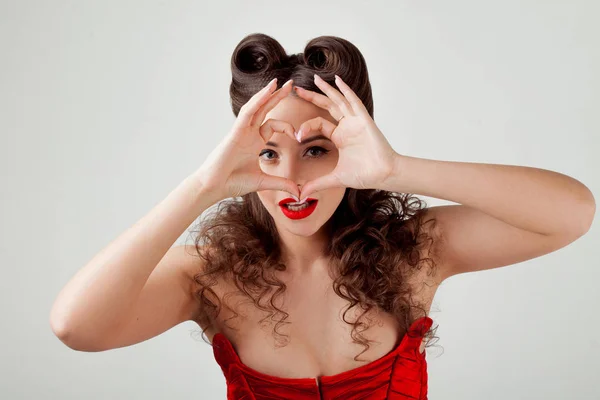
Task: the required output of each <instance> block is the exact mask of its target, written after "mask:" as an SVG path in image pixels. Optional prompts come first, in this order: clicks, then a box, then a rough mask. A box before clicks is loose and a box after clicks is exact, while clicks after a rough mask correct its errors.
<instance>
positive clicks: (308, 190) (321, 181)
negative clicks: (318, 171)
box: [300, 173, 344, 200]
mask: <svg viewBox="0 0 600 400" xmlns="http://www.w3.org/2000/svg"><path fill="white" fill-rule="evenodd" d="M335 187H344V185H342V183H341V182H340V180H339V178H338V177H337V176H335V175H334V174H333V173H329V174H327V175H323V176H320V177H318V178H317V179H314V180H312V181H308V182H306V183H305V184H304V186H302V193H301V194H300V196H302V197H300V200H302V199H305V198H307V197H309V196H310V195H311V194H313V193H314V192H318V191H319V190H325V189H330V188H335Z"/></svg>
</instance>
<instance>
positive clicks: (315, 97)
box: [294, 86, 342, 118]
mask: <svg viewBox="0 0 600 400" xmlns="http://www.w3.org/2000/svg"><path fill="white" fill-rule="evenodd" d="M294 88H295V89H296V93H297V94H298V96H299V97H300V98H302V99H304V100H306V101H310V102H311V103H313V104H314V105H316V106H318V107H321V108H322V109H324V110H327V111H329V113H330V114H331V115H333V113H332V110H333V111H335V115H333V116H334V117H335V116H337V117H338V118H340V117H341V116H342V115H341V111H339V109H338V107H337V105H336V104H335V103H334V102H333V101H331V99H330V98H329V97H327V96H324V95H322V94H321V93H317V92H313V91H312V90H308V89H304V88H301V87H300V86H296V87H294Z"/></svg>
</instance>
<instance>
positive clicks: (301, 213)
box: [279, 197, 318, 219]
mask: <svg viewBox="0 0 600 400" xmlns="http://www.w3.org/2000/svg"><path fill="white" fill-rule="evenodd" d="M295 202H296V200H295V199H293V198H291V197H288V198H286V199H283V200H281V201H280V202H279V207H281V211H282V212H283V214H284V215H285V216H286V217H288V218H289V219H303V218H306V217H308V216H309V215H310V214H312V213H313V211H315V209H316V208H317V203H318V200H317V199H313V198H310V197H309V198H308V199H307V200H306V202H307V203H308V206H304V207H305V208H302V209H300V210H292V209H290V208H288V206H286V204H288V203H295Z"/></svg>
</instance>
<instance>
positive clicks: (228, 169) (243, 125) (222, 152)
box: [195, 79, 300, 199]
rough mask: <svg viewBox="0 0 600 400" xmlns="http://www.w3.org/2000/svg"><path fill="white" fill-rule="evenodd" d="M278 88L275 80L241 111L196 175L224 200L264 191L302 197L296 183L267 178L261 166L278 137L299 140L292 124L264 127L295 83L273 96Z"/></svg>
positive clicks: (273, 123) (272, 122)
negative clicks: (262, 156) (269, 144)
mask: <svg viewBox="0 0 600 400" xmlns="http://www.w3.org/2000/svg"><path fill="white" fill-rule="evenodd" d="M276 87H277V85H276V84H275V80H273V81H271V83H269V84H268V85H267V86H265V87H264V88H262V89H261V90H260V91H259V92H257V93H256V94H255V95H254V96H252V97H251V98H250V100H248V102H247V103H246V104H244V105H243V106H242V107H241V109H240V112H239V114H238V117H237V119H236V121H235V123H234V124H233V128H232V129H231V131H230V132H229V134H228V135H227V136H226V137H225V139H224V140H223V141H221V143H220V144H219V145H218V146H217V148H215V149H214V150H213V151H212V152H211V153H210V154H209V156H208V158H207V159H206V160H205V161H204V163H203V164H202V166H201V167H200V168H199V169H198V170H197V171H196V172H195V175H196V176H197V178H198V179H199V180H200V182H201V183H202V185H203V187H204V188H206V189H207V190H211V191H212V190H214V191H216V192H217V193H218V195H219V197H220V198H222V199H225V198H228V197H238V196H243V195H245V194H247V193H250V192H256V191H260V190H281V191H286V192H288V193H290V194H292V195H293V196H295V197H296V198H297V197H298V196H299V195H300V191H299V189H298V186H297V185H296V183H295V182H294V181H292V180H289V179H286V178H282V177H277V176H273V175H268V174H265V173H264V172H263V171H262V170H261V169H260V166H259V163H258V162H259V158H258V156H259V153H260V151H261V150H262V149H263V148H264V146H265V143H266V142H268V141H269V140H270V139H271V137H272V136H273V135H274V134H275V133H283V134H287V135H289V136H290V137H291V138H292V139H293V140H296V138H295V136H294V127H293V126H292V125H291V124H290V123H288V122H284V121H280V120H276V119H269V120H267V121H264V123H263V120H264V119H265V116H266V114H267V113H268V112H269V111H270V110H272V109H273V108H274V107H275V106H276V105H277V103H279V101H281V99H283V98H285V97H286V96H287V95H288V94H289V93H290V92H291V90H292V80H291V79H290V80H289V81H287V82H286V83H285V84H284V85H283V86H282V87H281V88H280V89H278V90H277V91H275V92H274V93H273V89H274V88H276Z"/></svg>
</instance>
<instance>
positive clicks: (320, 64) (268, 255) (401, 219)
mask: <svg viewBox="0 0 600 400" xmlns="http://www.w3.org/2000/svg"><path fill="white" fill-rule="evenodd" d="M231 71H232V81H231V85H230V88H229V93H230V96H231V107H232V110H233V113H234V115H235V116H236V117H237V116H238V113H239V111H240V108H241V107H242V106H243V105H244V104H245V103H246V102H247V101H248V100H249V99H250V98H251V97H252V96H253V95H254V94H255V93H256V92H258V91H259V90H260V89H262V88H263V87H264V86H265V85H266V84H267V83H268V82H269V81H271V80H272V79H273V78H275V77H276V78H278V80H277V82H278V83H277V85H278V87H281V86H282V85H283V84H284V83H285V82H286V81H287V80H289V79H293V80H294V84H295V85H296V86H300V87H303V88H305V89H309V90H312V91H315V92H318V93H321V94H323V92H322V91H321V90H320V89H319V88H318V87H317V86H316V85H315V84H314V81H313V74H315V73H318V74H319V75H320V76H321V77H322V78H323V79H324V80H325V81H327V82H329V83H330V84H332V85H334V84H333V82H334V75H335V74H337V75H339V76H341V77H342V79H344V82H346V83H347V84H348V85H349V86H350V87H351V88H352V90H353V91H354V92H355V93H356V94H357V96H358V97H359V98H360V99H361V100H362V102H363V104H364V105H365V107H366V109H367V110H368V112H369V114H370V116H371V118H373V96H372V92H371V85H370V82H369V76H368V72H367V66H366V62H365V60H364V58H363V56H362V54H361V52H360V51H359V50H358V48H357V47H355V46H354V45H353V44H352V43H350V42H349V41H347V40H345V39H342V38H339V37H335V36H320V37H317V38H315V39H312V40H311V41H309V42H308V44H307V45H306V47H305V49H304V52H303V53H299V54H292V55H287V54H286V52H285V50H284V49H283V47H282V46H281V45H280V44H279V42H277V41H276V40H275V39H273V38H272V37H270V36H267V35H265V34H260V33H255V34H251V35H248V36H246V37H245V38H244V39H242V40H241V41H240V43H239V44H238V45H237V47H236V48H235V50H234V52H233V55H232V58H231ZM292 95H295V92H294V91H292ZM425 209H426V202H425V201H424V200H421V199H419V198H417V197H416V196H411V195H410V194H402V193H394V192H389V191H384V190H376V189H366V190H357V189H353V188H347V189H346V192H345V194H344V197H343V199H342V201H341V203H340V204H339V206H338V208H337V209H336V211H335V212H334V214H333V216H332V217H331V219H330V220H329V221H328V223H327V225H328V226H327V232H328V237H329V238H330V239H329V241H328V245H327V246H326V254H325V256H326V257H329V259H330V261H331V263H332V264H331V266H332V268H333V270H334V271H335V276H336V278H335V280H334V282H333V289H334V291H335V293H336V294H337V295H338V296H340V297H342V298H344V299H345V300H348V301H349V302H350V305H349V307H348V308H347V309H346V310H345V312H344V321H345V322H346V323H348V324H351V325H353V329H352V334H351V336H352V338H353V339H354V340H355V342H358V343H360V344H362V345H365V346H366V348H365V350H364V351H363V352H361V353H359V354H358V355H357V356H356V357H355V358H354V359H355V360H356V361H358V359H357V357H358V356H360V354H363V353H364V352H365V351H367V350H368V348H369V347H370V346H369V344H368V343H369V342H371V341H369V340H365V339H364V337H362V335H359V337H358V339H356V338H355V336H354V333H355V331H356V330H357V328H358V327H361V328H364V329H366V328H368V325H367V324H365V323H364V322H362V321H361V319H362V317H363V316H364V315H365V314H366V313H368V312H369V311H370V310H371V309H372V308H373V307H377V308H379V309H380V310H383V311H384V312H387V313H390V314H391V315H392V316H394V317H395V318H396V319H397V321H398V323H399V326H400V329H401V330H402V332H405V333H407V334H408V333H409V332H408V328H409V327H410V324H411V323H412V321H413V320H414V319H415V318H417V317H419V316H422V315H427V311H426V310H425V309H424V308H423V307H421V306H420V305H419V304H412V301H411V299H412V297H411V287H410V285H409V283H408V278H409V277H410V276H411V275H412V274H414V273H416V272H417V271H418V270H420V269H421V267H422V265H423V264H424V263H429V264H430V267H431V268H432V269H433V268H435V265H436V264H435V262H434V261H433V259H432V258H429V257H425V258H421V254H424V253H422V250H423V249H428V250H429V251H431V249H432V246H431V243H432V242H433V237H432V235H430V234H429V232H432V231H433V230H432V229H431V228H429V229H425V228H424V226H425V224H428V223H433V226H435V220H434V219H429V220H427V221H423V219H424V210H425ZM205 214H208V213H207V212H205ZM195 233H197V234H198V235H197V236H196V238H195V246H196V250H197V252H198V255H199V256H200V257H201V258H202V259H203V260H204V263H205V268H204V269H203V271H202V272H200V273H198V274H197V275H196V276H195V277H194V280H195V281H196V283H197V284H198V285H199V286H200V287H201V289H199V290H198V292H197V295H198V297H199V299H200V304H201V306H202V307H203V309H205V310H206V311H205V313H203V317H202V321H197V322H199V324H200V325H201V326H204V325H203V323H206V324H208V325H212V323H211V319H210V318H213V320H214V319H215V318H216V317H217V316H218V314H219V312H220V309H221V306H220V303H221V302H220V300H219V298H218V296H217V295H216V293H215V292H214V291H213V290H212V289H211V288H210V286H213V285H214V284H216V282H217V278H219V277H230V279H233V281H234V284H235V286H236V287H237V289H238V290H239V293H242V294H243V295H244V296H246V297H247V298H249V299H250V300H251V301H252V302H254V305H255V306H256V307H257V308H258V309H260V310H263V311H266V312H268V313H269V316H268V317H267V318H270V317H272V316H273V314H274V313H275V312H277V313H279V314H282V315H283V317H282V318H281V319H279V320H278V322H277V324H276V326H275V328H274V333H276V334H277V335H279V333H278V332H277V327H278V326H279V325H280V324H283V323H290V322H284V321H285V319H287V317H288V316H289V314H288V313H286V312H284V311H283V310H281V309H279V308H277V307H276V306H275V305H274V298H275V296H281V294H282V293H283V292H284V291H285V289H286V285H285V283H284V282H282V281H281V280H279V279H278V278H276V277H275V275H274V272H275V271H276V270H277V271H285V270H286V265H285V263H283V262H282V261H281V251H280V246H279V235H278V232H277V228H276V226H275V223H274V221H273V218H272V217H271V215H270V214H269V213H268V211H267V210H266V209H265V208H264V206H263V204H262V203H261V201H260V199H259V197H258V195H257V193H255V192H251V193H248V194H246V195H244V196H242V197H241V199H240V198H233V199H227V200H224V201H221V202H219V203H218V204H217V211H216V212H215V213H214V214H213V215H211V216H208V215H204V216H203V218H201V219H200V222H199V224H198V229H197V230H196V231H195ZM208 249H210V251H208ZM428 254H429V253H428ZM205 278H209V280H210V282H206V279H205ZM270 288H277V290H276V291H275V293H274V294H272V295H271V296H270V297H269V299H268V302H269V304H270V306H269V307H265V306H263V305H262V303H263V302H262V300H263V297H264V296H266V295H267V294H268V293H269V289H270ZM205 291H208V292H209V293H210V294H211V297H213V298H214V299H216V300H217V302H218V303H219V306H217V305H215V303H213V302H212V301H211V300H209V299H208V297H207V296H206V295H205ZM356 305H359V306H361V307H362V308H363V309H364V312H363V313H362V314H361V315H360V317H359V318H358V319H357V321H356V322H348V321H346V319H345V316H346V312H348V311H349V310H350V309H351V308H353V307H355V306H356ZM413 308H416V309H418V310H420V311H421V313H420V315H418V314H419V313H413V311H412V309H413ZM232 311H233V310H232ZM233 312H234V314H236V315H237V313H235V311H233ZM208 315H210V318H208ZM265 319H266V318H265ZM261 322H262V321H261ZM364 329H363V330H364ZM436 329H437V328H436ZM431 331H432V330H431V329H430V330H429V331H428V332H427V333H426V337H429V339H431V338H433V337H436V336H433V335H432V334H431ZM428 342H429V341H428ZM209 344H210V343H209Z"/></svg>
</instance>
